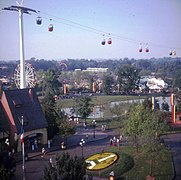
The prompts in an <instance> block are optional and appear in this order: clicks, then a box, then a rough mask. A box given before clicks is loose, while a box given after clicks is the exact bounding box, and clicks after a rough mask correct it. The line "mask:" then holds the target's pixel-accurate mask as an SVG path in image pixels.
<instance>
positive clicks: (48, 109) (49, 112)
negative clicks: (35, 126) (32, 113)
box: [42, 94, 59, 139]
mask: <svg viewBox="0 0 181 180" xmlns="http://www.w3.org/2000/svg"><path fill="white" fill-rule="evenodd" d="M42 109H43V111H44V114H45V118H46V120H47V122H48V127H47V132H48V139H52V138H53V137H54V136H55V135H56V134H57V133H58V132H59V129H58V125H57V122H56V119H57V116H58V114H57V112H56V111H55V99H54V98H53V96H52V95H51V94H47V95H46V96H45V97H44V99H43V100H42Z"/></svg>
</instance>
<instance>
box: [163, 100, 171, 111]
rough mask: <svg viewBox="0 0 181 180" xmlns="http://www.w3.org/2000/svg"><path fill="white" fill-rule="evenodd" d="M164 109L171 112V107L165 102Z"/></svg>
mask: <svg viewBox="0 0 181 180" xmlns="http://www.w3.org/2000/svg"><path fill="white" fill-rule="evenodd" d="M162 109H163V110H165V111H169V105H168V103H166V102H163V103H162Z"/></svg>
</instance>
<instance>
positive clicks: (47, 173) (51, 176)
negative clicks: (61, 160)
mask: <svg viewBox="0 0 181 180" xmlns="http://www.w3.org/2000/svg"><path fill="white" fill-rule="evenodd" d="M43 179H44V180H56V179H58V178H57V170H56V168H55V167H54V166H52V164H51V163H49V164H48V166H46V167H45V169H44V177H43Z"/></svg>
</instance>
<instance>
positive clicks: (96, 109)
mask: <svg viewBox="0 0 181 180" xmlns="http://www.w3.org/2000/svg"><path fill="white" fill-rule="evenodd" d="M156 100H157V101H158V104H159V106H160V109H162V103H163V102H165V103H168V105H169V111H171V105H170V97H156ZM143 101H144V99H135V100H127V101H116V102H111V103H110V108H113V107H114V106H115V105H118V104H120V103H121V104H127V103H129V104H130V103H131V104H132V103H142V102H143ZM62 111H64V112H65V113H66V114H67V115H69V116H74V117H77V115H76V114H75V113H73V108H63V109H62ZM103 117H104V112H103V111H102V108H101V107H100V106H94V109H93V112H92V113H91V114H90V115H89V117H88V118H91V119H97V118H103Z"/></svg>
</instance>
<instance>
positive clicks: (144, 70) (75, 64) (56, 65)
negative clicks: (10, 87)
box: [0, 57, 181, 78]
mask: <svg viewBox="0 0 181 180" xmlns="http://www.w3.org/2000/svg"><path fill="white" fill-rule="evenodd" d="M26 62H28V63H30V64H32V66H33V67H34V68H35V71H38V70H40V69H41V70H44V71H47V70H48V69H54V70H56V71H62V70H67V71H74V70H75V69H81V70H85V69H86V68H88V67H91V68H94V67H97V68H108V69H109V71H111V72H115V70H116V69H117V68H118V67H122V66H124V65H125V64H129V65H134V66H135V67H136V69H137V70H138V71H139V75H140V76H143V75H150V74H151V73H154V74H155V76H157V75H158V76H159V77H162V78H165V77H167V78H172V77H173V76H176V75H177V74H178V72H179V71H180V69H181V58H172V57H164V58H159V59H156V58H151V59H148V60H147V59H138V60H136V59H128V58H124V59H119V60H112V59H109V60H91V59H90V60H88V59H79V60H77V59H67V60H62V61H56V60H44V59H36V58H31V59H30V60H27V61H26ZM17 64H19V61H11V62H6V61H0V77H2V76H7V77H10V76H12V75H13V73H14V69H15V67H16V65H17ZM65 64H66V67H64V66H65Z"/></svg>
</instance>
